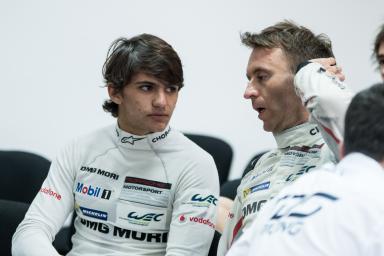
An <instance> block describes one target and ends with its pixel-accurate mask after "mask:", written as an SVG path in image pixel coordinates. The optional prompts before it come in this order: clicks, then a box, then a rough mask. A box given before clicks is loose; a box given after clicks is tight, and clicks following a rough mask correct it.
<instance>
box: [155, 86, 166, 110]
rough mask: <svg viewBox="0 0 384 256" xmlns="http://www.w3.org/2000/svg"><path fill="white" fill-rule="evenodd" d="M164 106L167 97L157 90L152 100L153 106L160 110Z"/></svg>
mask: <svg viewBox="0 0 384 256" xmlns="http://www.w3.org/2000/svg"><path fill="white" fill-rule="evenodd" d="M165 105H167V95H166V93H165V92H164V91H163V90H159V91H158V92H157V93H156V94H155V97H154V99H153V106H154V107H158V108H161V107H164V106H165Z"/></svg>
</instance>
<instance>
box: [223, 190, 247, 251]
mask: <svg viewBox="0 0 384 256" xmlns="http://www.w3.org/2000/svg"><path fill="white" fill-rule="evenodd" d="M241 205H242V204H241V202H240V200H239V197H238V196H236V197H235V200H234V202H233V206H232V210H231V212H230V214H229V216H228V217H227V219H228V220H227V223H226V224H225V228H224V232H223V234H222V235H221V237H220V242H219V246H218V248H217V256H224V255H225V254H226V253H227V251H228V249H229V248H230V246H231V244H232V243H233V242H234V240H235V239H236V238H237V237H239V236H240V235H241V232H242V231H241V227H242V226H243V225H242V224H243V215H242V212H241Z"/></svg>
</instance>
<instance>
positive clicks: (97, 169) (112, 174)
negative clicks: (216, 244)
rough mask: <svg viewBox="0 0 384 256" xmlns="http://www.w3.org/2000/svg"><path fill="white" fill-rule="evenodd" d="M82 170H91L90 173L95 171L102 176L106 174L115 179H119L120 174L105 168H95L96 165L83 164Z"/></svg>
mask: <svg viewBox="0 0 384 256" xmlns="http://www.w3.org/2000/svg"><path fill="white" fill-rule="evenodd" d="M80 171H83V172H89V173H95V174H97V175H101V176H104V177H107V178H110V179H114V180H118V179H119V175H118V174H116V173H113V172H109V171H105V170H102V169H99V168H95V167H88V166H81V167H80Z"/></svg>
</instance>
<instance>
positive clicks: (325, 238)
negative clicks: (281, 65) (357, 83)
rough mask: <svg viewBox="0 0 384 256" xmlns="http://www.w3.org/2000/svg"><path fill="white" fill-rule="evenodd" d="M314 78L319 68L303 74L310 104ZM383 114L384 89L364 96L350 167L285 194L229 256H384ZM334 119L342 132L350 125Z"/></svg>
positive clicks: (323, 173) (348, 149) (349, 146)
mask: <svg viewBox="0 0 384 256" xmlns="http://www.w3.org/2000/svg"><path fill="white" fill-rule="evenodd" d="M310 66H312V67H310ZM311 72H312V73H315V72H316V64H310V65H308V67H305V68H303V70H302V71H300V72H299V73H298V75H297V77H296V79H297V80H295V81H296V82H297V83H296V85H297V86H298V87H300V88H302V92H303V93H302V96H303V99H305V98H307V99H309V98H308V96H309V95H308V96H306V93H307V92H306V90H305V89H306V88H305V87H306V81H304V80H303V79H302V78H303V77H305V76H308V73H311ZM332 87H335V84H334V83H332V82H330V81H328V82H326V81H325V82H323V83H322V84H321V87H319V88H316V90H315V93H314V94H313V95H312V96H310V97H314V98H312V99H310V101H312V100H315V101H316V98H317V97H322V95H323V94H324V93H325V92H326V91H327V90H333V89H334V88H332ZM332 101H337V98H333V99H332ZM320 104H321V105H322V108H323V109H328V111H329V112H330V113H332V112H333V111H335V112H338V109H334V110H332V107H333V106H332V105H331V106H330V105H328V104H322V102H320ZM383 113H384V84H382V83H381V84H376V85H373V86H371V87H370V88H368V89H365V90H363V91H361V92H360V93H358V94H357V95H356V96H355V97H354V98H353V99H352V101H351V103H350V105H349V107H348V110H347V112H346V115H345V130H344V142H343V144H342V145H341V147H340V157H341V158H342V160H341V161H340V162H339V163H338V164H337V165H333V164H326V165H324V166H322V167H321V168H320V170H318V171H316V172H313V173H310V174H308V175H305V176H304V177H302V178H300V179H299V180H298V181H297V182H296V183H294V184H292V185H291V186H288V187H286V188H285V189H283V190H282V191H281V192H280V193H279V194H278V195H277V196H276V197H275V198H274V199H273V200H271V201H270V202H269V203H268V204H266V205H265V207H264V209H263V210H262V211H261V212H260V215H259V218H258V219H257V220H256V221H255V222H254V223H253V224H252V225H251V226H250V227H249V228H248V229H247V230H245V231H244V234H243V236H242V237H241V238H240V239H239V240H238V241H236V242H235V243H234V244H233V246H232V248H231V250H230V251H229V252H228V254H227V255H228V256H237V255H242V256H244V255H295V256H296V255H314V256H316V255H349V256H354V255H364V256H370V255H372V256H373V255H375V256H378V255H384V243H383V241H384V220H383V216H384V201H383V194H384V170H383V167H384V147H383V144H384V133H383V131H384V114H383ZM322 118H323V119H327V118H328V117H327V116H326V115H325V116H323V117H322ZM329 120H331V121H332V122H334V123H335V124H336V126H338V127H341V126H342V125H341V124H338V123H339V122H340V121H341V120H343V119H342V118H341V119H340V118H339V119H334V118H333V117H329ZM329 120H328V121H329Z"/></svg>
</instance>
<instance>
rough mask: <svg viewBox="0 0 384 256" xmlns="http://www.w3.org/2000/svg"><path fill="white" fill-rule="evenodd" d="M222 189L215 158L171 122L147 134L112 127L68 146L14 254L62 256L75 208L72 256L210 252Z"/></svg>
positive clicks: (36, 202) (23, 227)
mask: <svg viewBox="0 0 384 256" xmlns="http://www.w3.org/2000/svg"><path fill="white" fill-rule="evenodd" d="M218 193H219V181H218V174H217V170H216V167H215V163H214V161H213V159H212V157H211V156H210V155H209V154H208V153H206V152H205V151H203V150H202V149H201V148H199V147H198V146H197V145H196V144H194V143H193V142H192V141H190V140H189V139H187V138H186V137H185V136H184V135H182V134H181V133H180V132H178V131H176V130H173V129H171V128H170V127H167V128H166V129H165V130H164V131H163V132H159V133H153V134H149V135H146V136H136V135H133V134H129V133H126V132H124V131H122V130H121V129H119V128H118V126H109V127H107V128H104V129H102V130H99V131H96V132H94V133H92V134H91V135H89V136H86V137H83V138H80V139H78V140H76V141H75V142H74V143H72V144H70V145H68V146H67V147H66V148H65V149H64V150H63V151H62V152H61V153H60V154H59V155H58V157H57V159H56V160H55V161H53V162H52V165H51V168H50V171H49V174H48V177H47V178H46V180H45V181H44V183H43V185H42V188H41V190H40V192H39V193H38V194H37V196H36V198H35V199H34V201H33V202H32V205H31V207H30V209H29V210H28V212H27V214H26V216H25V219H24V220H23V221H22V223H21V224H20V225H19V227H18V228H17V231H16V233H15V234H14V237H13V246H12V252H13V255H15V256H18V255H30V256H33V255H39V256H42V255H47V256H48V255H49V256H53V255H58V253H57V252H56V251H55V249H54V248H53V246H52V240H53V239H54V237H55V235H56V233H57V232H58V231H59V229H60V228H61V227H62V225H63V223H64V221H65V220H66V218H67V216H68V215H69V214H70V213H71V212H72V211H73V210H74V209H75V211H76V214H77V217H76V219H75V228H76V233H75V234H74V235H73V237H72V242H73V248H72V250H71V251H70V252H69V253H68V255H71V256H80V255H81V256H86V255H183V256H185V255H196V256H197V255H198V256H200V255H206V254H207V253H208V250H209V247H210V244H211V241H212V237H213V234H214V227H215V211H216V203H217V196H218Z"/></svg>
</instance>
